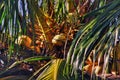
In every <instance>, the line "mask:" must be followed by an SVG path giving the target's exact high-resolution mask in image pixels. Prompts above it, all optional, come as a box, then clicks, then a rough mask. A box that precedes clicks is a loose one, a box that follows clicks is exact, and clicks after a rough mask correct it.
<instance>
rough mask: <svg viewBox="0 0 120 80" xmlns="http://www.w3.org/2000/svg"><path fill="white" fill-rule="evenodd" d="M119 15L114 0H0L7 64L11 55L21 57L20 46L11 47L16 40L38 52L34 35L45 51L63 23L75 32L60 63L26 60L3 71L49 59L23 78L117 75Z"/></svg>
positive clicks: (76, 79) (119, 3)
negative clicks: (56, 30) (41, 41)
mask: <svg viewBox="0 0 120 80" xmlns="http://www.w3.org/2000/svg"><path fill="white" fill-rule="evenodd" d="M71 6H72V7H71ZM119 10H120V0H63V1H61V0H51V1H50V0H1V1H0V33H1V34H0V37H1V41H2V42H3V43H7V44H8V51H7V52H8V53H7V56H8V61H9V60H10V59H11V58H12V57H13V55H15V56H18V55H19V54H21V53H20V50H21V48H20V46H19V45H17V47H16V44H18V42H19V39H18V37H19V36H21V35H22V36H23V35H24V36H29V38H27V37H22V39H25V40H26V41H27V40H28V41H27V42H28V43H26V42H23V41H22V45H23V46H25V48H27V49H30V50H33V51H34V50H35V51H36V52H38V53H40V50H39V48H38V46H35V44H36V42H37V40H38V39H40V36H42V37H43V38H42V40H43V41H45V42H46V44H48V45H47V47H46V48H47V49H48V50H49V51H50V50H52V49H53V45H52V44H51V43H52V38H53V37H54V35H53V34H52V33H53V31H54V29H55V28H57V27H58V28H59V27H61V25H62V23H64V24H67V23H69V24H70V26H69V27H76V28H77V29H78V32H77V33H76V36H75V38H74V39H73V41H72V44H71V46H70V49H69V51H68V53H67V56H66V57H65V58H64V59H58V58H56V57H51V56H47V57H46V56H37V57H36V56H32V57H29V58H25V59H22V60H16V61H15V62H14V63H13V64H12V65H11V66H7V67H6V69H4V70H3V71H5V72H6V71H8V70H9V69H11V68H13V67H15V66H17V65H18V64H21V63H23V62H27V63H29V62H35V61H40V60H49V62H48V63H47V64H45V65H44V66H43V67H42V68H40V69H38V70H36V72H35V73H34V74H32V76H29V77H27V79H28V78H29V79H34V76H36V75H38V74H39V76H38V77H37V78H36V79H38V80H41V79H43V80H49V79H52V80H79V79H83V80H84V79H86V80H88V79H90V78H94V74H95V75H97V76H98V75H99V74H106V73H111V71H114V72H116V74H118V73H119V68H118V65H119V63H118V62H117V61H119V57H118V56H119V52H120V51H119V24H120V21H119V17H120V11H119ZM62 26H63V25H62ZM61 30H62V29H61ZM16 40H17V42H16ZM32 40H33V41H32ZM15 42H16V43H15ZM66 42H67V41H66ZM28 45H29V46H28ZM22 50H24V48H23V49H22ZM14 53H15V54H14ZM110 59H112V60H110ZM110 61H113V62H111V64H112V63H113V64H114V63H115V65H114V66H113V70H110V69H109V66H110ZM116 63H117V64H116ZM101 64H102V67H101ZM98 68H100V69H98ZM87 69H88V70H87ZM117 71H118V72H117ZM85 72H87V74H85ZM0 74H3V73H0ZM104 77H105V76H104ZM10 78H11V77H10Z"/></svg>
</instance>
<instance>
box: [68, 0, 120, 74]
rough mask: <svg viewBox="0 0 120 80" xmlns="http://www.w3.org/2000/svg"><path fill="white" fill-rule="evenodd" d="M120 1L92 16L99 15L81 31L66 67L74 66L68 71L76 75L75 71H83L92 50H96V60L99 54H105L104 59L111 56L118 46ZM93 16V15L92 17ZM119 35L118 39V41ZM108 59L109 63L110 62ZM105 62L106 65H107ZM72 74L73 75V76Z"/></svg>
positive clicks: (115, 1) (73, 43)
mask: <svg viewBox="0 0 120 80" xmlns="http://www.w3.org/2000/svg"><path fill="white" fill-rule="evenodd" d="M119 5H120V0H114V1H113V2H111V3H109V4H108V5H107V6H106V5H105V6H103V7H104V8H103V7H101V8H100V9H98V10H95V11H93V13H92V12H91V13H92V14H94V13H95V14H96V13H98V12H99V11H101V10H103V12H101V13H100V14H99V15H97V16H96V17H95V18H94V19H93V20H92V21H91V22H90V23H88V24H87V25H86V26H84V27H83V29H81V30H80V31H79V32H78V33H77V35H76V38H75V39H74V41H73V42H72V45H71V47H70V50H69V52H68V56H67V63H66V65H70V64H71V65H72V67H73V68H72V69H71V68H69V67H67V68H66V70H67V71H71V73H73V74H76V73H75V72H76V71H75V70H78V69H80V70H83V66H84V65H85V60H86V59H87V57H88V56H89V55H90V53H91V52H92V50H95V54H94V55H95V58H96V56H97V55H98V54H99V52H100V54H103V55H104V57H107V56H109V57H110V53H111V51H112V49H113V48H114V47H115V46H116V44H115V43H116V36H115V35H116V34H117V33H116V30H118V32H119V28H120V26H119V24H120V17H119V16H120V6H119ZM90 16H92V15H90ZM118 37H119V36H118V35H117V39H118ZM108 59H109V58H107V62H108ZM107 62H105V64H107ZM73 74H71V75H73Z"/></svg>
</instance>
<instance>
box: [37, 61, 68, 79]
mask: <svg viewBox="0 0 120 80" xmlns="http://www.w3.org/2000/svg"><path fill="white" fill-rule="evenodd" d="M64 64H65V61H64V60H63V59H55V60H52V61H51V63H50V64H49V66H47V67H46V68H45V70H44V71H43V72H42V73H41V74H40V75H39V76H38V78H37V80H67V79H66V78H65V77H64V76H63V73H62V72H63V67H64Z"/></svg>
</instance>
